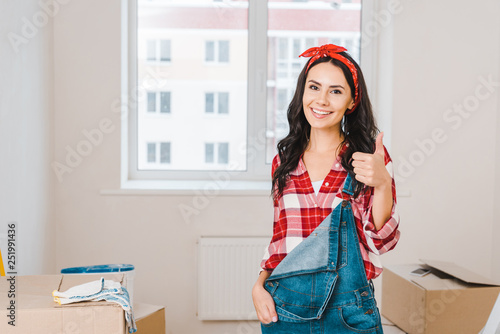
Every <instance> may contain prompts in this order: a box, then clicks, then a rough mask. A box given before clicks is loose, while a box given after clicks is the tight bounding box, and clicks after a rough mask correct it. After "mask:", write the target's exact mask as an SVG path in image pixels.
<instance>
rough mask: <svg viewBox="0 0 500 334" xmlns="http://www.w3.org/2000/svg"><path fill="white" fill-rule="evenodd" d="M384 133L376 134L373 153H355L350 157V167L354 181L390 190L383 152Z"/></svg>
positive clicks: (390, 184) (390, 183)
mask: <svg viewBox="0 0 500 334" xmlns="http://www.w3.org/2000/svg"><path fill="white" fill-rule="evenodd" d="M383 137H384V133H383V132H381V133H379V134H378V136H377V139H376V141H375V152H374V153H373V154H370V153H362V152H355V153H354V154H353V155H352V160H353V161H352V166H353V167H354V174H356V180H358V181H359V182H362V183H364V184H366V185H367V186H369V187H374V188H391V186H392V177H391V175H390V174H389V172H388V171H387V169H386V168H385V150H384V144H383V143H382V139H383Z"/></svg>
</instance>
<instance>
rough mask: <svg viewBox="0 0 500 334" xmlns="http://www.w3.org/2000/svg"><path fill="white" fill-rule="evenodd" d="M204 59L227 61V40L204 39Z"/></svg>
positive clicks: (207, 60) (218, 61) (219, 61)
mask: <svg viewBox="0 0 500 334" xmlns="http://www.w3.org/2000/svg"><path fill="white" fill-rule="evenodd" d="M205 61H206V62H217V63H228V62H229V41H206V42H205Z"/></svg>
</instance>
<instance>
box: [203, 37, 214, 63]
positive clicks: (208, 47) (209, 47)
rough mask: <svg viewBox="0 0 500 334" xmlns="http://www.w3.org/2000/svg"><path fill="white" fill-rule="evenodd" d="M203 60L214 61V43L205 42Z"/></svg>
mask: <svg viewBox="0 0 500 334" xmlns="http://www.w3.org/2000/svg"><path fill="white" fill-rule="evenodd" d="M205 60H206V61H214V60H215V42H214V41H207V42H205Z"/></svg>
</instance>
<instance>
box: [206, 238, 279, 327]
mask: <svg viewBox="0 0 500 334" xmlns="http://www.w3.org/2000/svg"><path fill="white" fill-rule="evenodd" d="M269 241H270V237H220V238H219V237H217V238H215V237H201V238H200V239H199V241H198V318H199V319H200V320H256V319H257V315H256V313H255V309H254V307H253V302H252V287H253V285H254V284H255V281H256V280H257V277H258V274H259V270H260V262H261V260H262V257H263V255H264V251H265V249H266V247H267V246H268V245H269Z"/></svg>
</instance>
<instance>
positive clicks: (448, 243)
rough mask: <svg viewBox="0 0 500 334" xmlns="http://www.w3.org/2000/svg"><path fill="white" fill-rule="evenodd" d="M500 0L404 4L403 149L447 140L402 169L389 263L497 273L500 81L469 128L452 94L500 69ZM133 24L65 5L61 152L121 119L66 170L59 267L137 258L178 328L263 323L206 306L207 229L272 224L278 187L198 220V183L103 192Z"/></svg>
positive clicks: (399, 65)
mask: <svg viewBox="0 0 500 334" xmlns="http://www.w3.org/2000/svg"><path fill="white" fill-rule="evenodd" d="M498 7H499V4H498V3H495V2H491V1H482V2H480V3H478V2H475V3H473V2H466V1H460V2H458V3H457V1H452V0H443V1H439V2H438V3H436V2H435V1H413V2H408V3H407V2H403V8H404V9H403V11H402V12H401V13H400V14H397V15H396V16H394V18H393V19H394V22H393V24H394V26H393V31H394V40H393V45H394V50H393V59H394V69H393V72H394V77H393V83H394V91H393V92H391V91H390V90H388V91H387V94H391V93H392V94H393V101H392V105H393V108H394V112H393V119H392V124H393V133H392V152H391V153H392V156H393V159H394V160H395V161H396V163H398V162H401V161H402V160H403V159H406V160H408V157H410V156H412V155H414V156H416V155H415V154H418V153H413V152H414V151H415V150H416V149H417V148H418V147H417V146H416V144H415V143H414V141H415V140H423V139H425V138H429V137H430V134H431V132H432V131H433V130H434V129H435V128H442V129H443V132H444V135H446V136H447V140H446V141H445V142H444V143H441V144H439V145H437V147H436V148H435V150H434V151H433V152H432V153H431V154H430V155H429V156H426V157H425V161H424V162H423V163H422V164H421V165H420V166H417V168H415V170H414V172H413V173H411V175H409V176H408V177H406V180H405V182H403V180H402V178H400V180H399V181H400V182H399V187H400V189H401V190H405V191H409V192H410V193H411V196H410V197H401V198H400V201H399V203H400V214H401V217H402V219H401V231H402V238H401V242H400V244H399V245H398V247H397V248H396V250H395V251H394V252H392V253H390V254H387V255H386V256H385V257H384V258H383V261H384V263H386V264H390V263H398V262H408V261H412V262H413V261H417V260H418V258H439V259H443V260H451V261H456V262H457V263H460V264H463V265H465V266H468V267H469V268H471V269H474V270H476V271H478V272H481V273H486V274H488V273H490V272H492V271H494V270H493V266H492V263H498V260H499V258H498V255H492V252H493V248H494V246H493V242H492V232H494V231H496V232H499V230H500V228H499V226H498V220H499V219H500V215H499V213H498V211H496V212H495V211H494V210H495V209H494V197H495V196H496V200H497V202H498V198H499V187H498V185H499V183H498V182H500V181H498V178H499V175H498V172H496V171H497V170H499V168H498V167H499V161H500V157H499V153H498V146H497V145H496V144H495V137H496V138H498V137H500V136H499V133H500V123H499V122H498V119H497V116H496V112H497V109H498V92H497V91H495V94H494V95H492V96H491V97H490V98H488V99H486V100H484V101H481V102H480V105H479V107H478V108H477V110H475V111H473V112H472V113H471V116H470V117H469V118H468V119H466V120H464V121H463V123H462V124H461V126H460V127H459V128H458V129H456V130H453V129H452V128H451V124H450V123H446V122H445V121H444V120H443V114H444V113H445V111H446V110H447V108H449V107H452V106H453V104H454V103H461V102H463V101H464V99H466V98H467V97H468V96H469V95H471V94H474V92H475V89H476V87H477V86H478V84H479V81H478V78H479V77H480V76H483V77H485V78H487V77H488V76H489V75H490V74H491V75H493V78H495V80H497V79H498V70H499V68H498V59H500V57H499V50H498V41H499V37H500V36H499V34H500V33H499V27H498V20H497V18H496V16H497V15H496V13H498V9H499V8H498ZM451 13H453V15H451ZM119 29H120V1H118V0H114V1H105V2H102V1H97V0H85V1H83V0H73V1H71V2H70V3H69V4H67V5H65V7H64V9H63V10H61V13H60V14H59V15H57V16H56V18H55V22H54V61H55V72H54V75H55V120H54V126H55V128H54V138H55V146H54V150H55V151H54V159H55V160H56V161H58V162H61V163H65V159H66V157H67V154H68V153H67V152H68V149H70V150H71V149H77V147H78V145H79V143H80V145H81V142H82V140H84V139H85V136H84V134H83V133H82V131H84V130H87V131H90V130H91V129H94V128H97V127H98V126H99V123H100V122H102V121H103V120H105V119H109V122H110V124H111V128H110V131H109V132H110V133H107V134H104V135H103V139H102V142H100V143H98V144H97V145H95V146H93V147H91V148H90V149H89V154H88V155H87V156H85V157H83V158H82V160H81V161H79V162H78V161H76V162H75V161H73V163H74V165H73V166H74V167H71V173H65V174H63V175H61V176H62V182H56V187H55V188H56V193H55V205H56V222H57V257H56V261H57V269H60V268H62V267H66V266H73V265H85V264H95V263H111V262H130V263H133V264H135V265H136V267H137V278H136V288H135V293H136V299H137V300H139V301H141V300H142V301H145V302H149V303H156V304H163V305H166V306H167V309H166V316H167V328H168V332H169V333H238V332H248V333H252V332H253V333H258V330H257V327H256V326H255V323H251V324H247V323H245V324H241V323H235V322H206V323H202V322H200V321H198V320H197V319H196V317H195V312H196V294H195V293H196V288H195V284H196V267H195V265H196V264H195V250H196V248H195V242H196V239H197V238H198V237H199V236H200V235H211V236H216V235H267V234H269V233H270V231H271V224H272V208H271V203H270V199H269V197H268V196H218V197H215V198H212V199H211V200H210V203H209V205H208V206H207V208H205V209H204V210H202V211H201V212H200V214H199V215H197V216H195V217H193V219H192V221H190V222H185V221H184V220H183V218H182V216H181V215H180V212H179V205H180V204H188V205H189V204H191V203H192V201H193V196H186V195H183V196H176V195H170V196H167V195H155V196H153V195H151V196H139V195H133V196H127V195H122V196H120V195H114V196H103V195H100V190H102V189H117V188H119V184H120V175H119V172H120V129H119V124H120V118H119V115H117V114H114V113H113V112H112V103H113V101H115V100H116V98H118V97H119V96H120V30H119ZM466 45H469V46H466ZM471 50H472V51H471ZM386 52H391V51H390V50H387V51H386ZM382 55H383V54H382ZM478 59H479V60H478ZM37 131H40V130H39V128H38V127H37ZM497 142H498V139H497ZM80 149H85V147H83V146H81V147H80ZM2 168H4V167H2ZM396 168H397V166H396ZM2 175H5V174H4V173H3V174H2ZM495 180H496V181H495ZM495 182H496V186H495ZM494 219H496V220H497V223H495V224H494V223H493V222H494ZM497 254H498V252H497ZM497 272H498V270H497ZM249 295H250V292H249ZM242 326H247V327H245V328H246V330H245V331H244V330H243V329H242V328H243V327H242Z"/></svg>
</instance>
